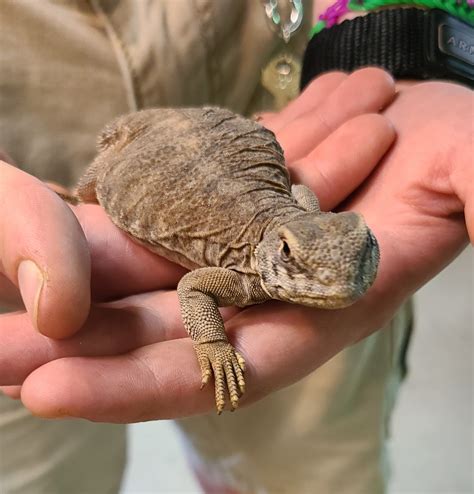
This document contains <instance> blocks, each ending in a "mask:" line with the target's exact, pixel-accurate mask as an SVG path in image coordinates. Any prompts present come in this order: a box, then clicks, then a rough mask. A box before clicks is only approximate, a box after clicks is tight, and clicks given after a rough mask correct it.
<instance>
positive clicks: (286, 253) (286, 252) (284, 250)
mask: <svg viewBox="0 0 474 494" xmlns="http://www.w3.org/2000/svg"><path fill="white" fill-rule="evenodd" d="M290 255H291V251H290V246H289V245H288V242H287V241H286V240H282V241H281V246H280V256H281V258H282V260H283V261H285V262H286V261H288V260H289V259H290Z"/></svg>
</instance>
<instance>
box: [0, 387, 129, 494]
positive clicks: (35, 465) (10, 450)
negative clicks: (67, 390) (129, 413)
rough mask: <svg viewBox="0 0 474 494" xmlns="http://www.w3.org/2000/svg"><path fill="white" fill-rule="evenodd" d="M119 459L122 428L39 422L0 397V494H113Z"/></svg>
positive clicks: (122, 445) (119, 471)
mask: <svg viewBox="0 0 474 494" xmlns="http://www.w3.org/2000/svg"><path fill="white" fill-rule="evenodd" d="M125 457H126V430H125V426H123V425H109V424H94V423H91V422H87V421H85V420H42V419H39V418H36V417H33V416H31V414H30V413H29V412H28V411H27V410H26V409H25V408H24V407H23V406H22V405H21V402H19V401H14V400H11V399H10V398H7V397H6V396H3V395H0V492H1V493H2V494H114V493H116V492H118V490H119V488H120V482H121V479H122V473H123V469H124V466H125Z"/></svg>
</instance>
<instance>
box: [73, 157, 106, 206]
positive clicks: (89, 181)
mask: <svg viewBox="0 0 474 494" xmlns="http://www.w3.org/2000/svg"><path fill="white" fill-rule="evenodd" d="M100 168H101V163H100V158H99V157H97V158H96V159H95V160H94V161H93V162H92V163H91V164H90V165H89V167H88V168H87V169H86V171H85V172H84V174H83V175H82V177H81V178H80V179H79V182H78V183H77V185H76V188H75V189H74V196H75V197H76V198H77V199H78V201H80V202H92V203H98V200H97V194H96V190H95V187H96V183H97V173H98V172H99V169H100Z"/></svg>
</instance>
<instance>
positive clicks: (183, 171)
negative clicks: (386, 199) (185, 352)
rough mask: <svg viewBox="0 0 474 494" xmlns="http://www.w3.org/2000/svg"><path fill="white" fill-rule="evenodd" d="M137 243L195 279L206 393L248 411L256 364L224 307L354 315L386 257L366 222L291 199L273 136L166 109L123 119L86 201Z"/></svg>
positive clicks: (240, 121) (240, 122)
mask: <svg viewBox="0 0 474 494" xmlns="http://www.w3.org/2000/svg"><path fill="white" fill-rule="evenodd" d="M75 198H76V199H77V200H78V201H82V202H98V203H99V204H101V206H102V207H103V208H104V209H105V211H106V212H107V214H108V215H109V217H110V218H111V220H112V221H113V222H114V223H115V224H116V225H117V226H118V227H119V228H121V229H122V230H124V231H125V232H126V233H127V234H129V235H130V236H131V237H132V238H133V239H134V240H135V241H137V242H139V243H141V244H142V245H144V246H146V247H147V248H149V249H150V250H152V251H153V252H156V253H158V254H160V255H162V256H164V257H166V258H168V259H170V260H172V261H174V262H177V263H178V264H181V265H182V266H185V267H187V268H188V269H190V270H191V271H190V272H189V273H188V274H186V275H185V276H184V277H183V278H182V279H181V281H180V282H179V284H178V296H179V300H180V304H181V311H182V316H183V322H184V326H185V328H186V330H187V331H188V333H189V335H190V337H191V338H192V340H193V341H194V345H195V349H196V354H197V357H198V361H199V365H200V367H201V372H202V385H205V384H207V383H208V381H209V379H210V377H211V375H212V374H213V375H214V379H215V390H216V407H217V411H218V413H221V412H222V411H223V410H224V408H225V406H226V394H228V395H229V398H230V405H231V408H232V409H235V408H237V406H238V403H239V398H240V396H241V395H242V393H243V392H244V390H245V380H244V375H243V372H244V370H245V361H244V359H243V357H242V356H241V355H239V354H238V353H237V352H236V351H235V350H234V348H233V347H232V345H231V344H230V343H229V342H228V340H227V336H226V333H225V328H224V323H223V321H222V317H221V315H220V313H219V310H218V307H222V306H228V305H237V306H239V307H245V306H248V305H252V304H256V303H261V302H264V301H266V300H269V299H278V300H283V301H286V302H292V303H298V304H303V305H309V306H312V307H320V308H331V309H332V308H339V307H345V306H347V305H349V304H351V303H353V302H354V301H355V300H356V299H357V298H359V297H360V296H361V295H363V294H364V293H365V291H366V290H367V289H368V288H369V286H370V285H371V284H372V282H373V280H374V278H375V274H376V270H377V264H378V255H379V253H378V247H377V243H376V241H375V238H374V237H373V235H372V233H371V232H370V230H369V229H368V227H367V226H366V224H365V222H364V220H363V218H362V217H361V216H360V215H357V214H355V213H338V214H333V213H323V212H321V211H320V209H319V204H318V200H317V198H316V197H315V196H314V194H313V193H312V192H311V191H310V190H309V189H307V188H306V187H304V186H303V185H296V186H293V187H291V184H290V180H289V174H288V171H287V169H286V167H285V161H284V157H283V151H282V149H281V147H280V145H279V144H278V142H277V141H276V139H275V136H274V135H273V133H271V132H270V131H269V130H267V129H265V128H264V127H262V126H261V125H259V124H258V123H256V122H254V121H251V120H247V119H244V118H242V117H240V116H237V115H235V114H233V113H232V112H230V111H228V110H223V109H219V108H200V109H198V108H194V109H180V110H172V109H156V110H146V111H142V112H137V113H134V114H131V115H126V116H123V117H120V118H118V119H117V120H116V121H114V122H112V124H110V125H109V126H107V127H106V128H105V129H104V131H103V132H102V134H101V136H100V137H99V154H98V156H97V157H96V159H95V160H94V162H93V163H92V164H91V165H90V167H89V169H88V170H87V171H86V173H85V174H84V176H83V177H82V179H81V180H80V181H79V184H78V186H77V189H76V191H75Z"/></svg>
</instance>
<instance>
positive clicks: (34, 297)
mask: <svg viewBox="0 0 474 494" xmlns="http://www.w3.org/2000/svg"><path fill="white" fill-rule="evenodd" d="M43 285H44V275H43V273H42V271H41V270H40V268H39V267H38V266H37V265H36V263H35V262H33V261H30V260H26V261H22V262H21V263H20V265H19V266H18V286H19V288H20V293H21V297H22V299H23V303H24V304H25V307H26V310H27V311H28V314H29V315H30V317H31V319H32V321H33V325H34V327H35V328H36V329H38V307H39V302H40V297H41V291H42V290H43Z"/></svg>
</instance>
